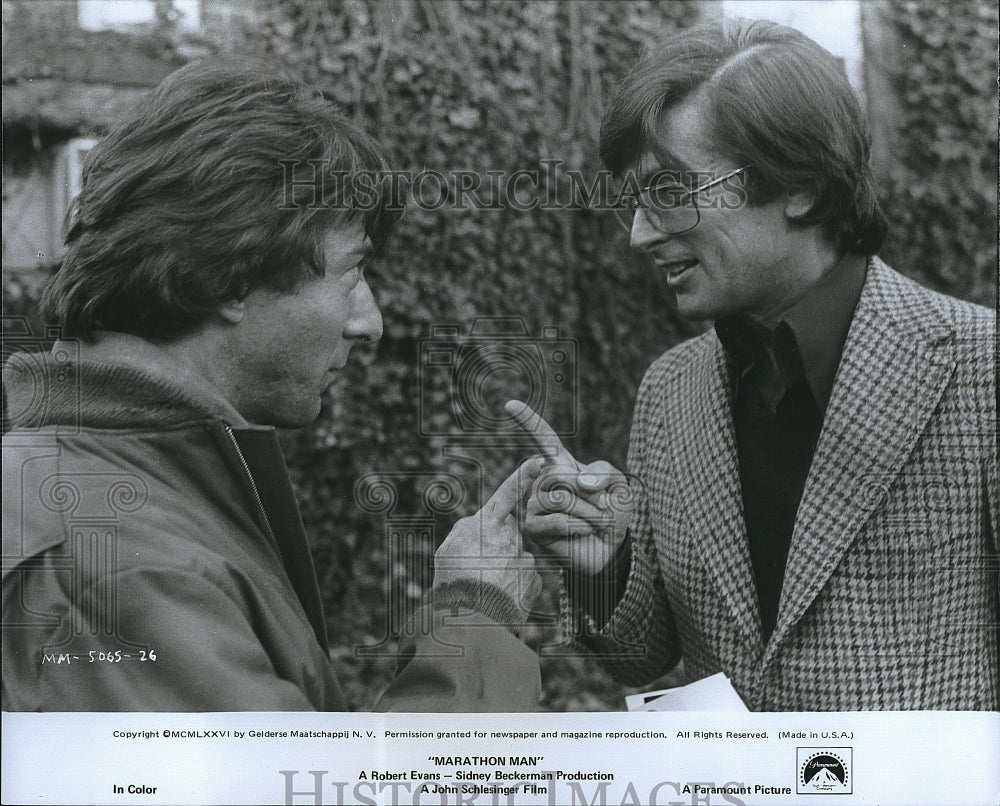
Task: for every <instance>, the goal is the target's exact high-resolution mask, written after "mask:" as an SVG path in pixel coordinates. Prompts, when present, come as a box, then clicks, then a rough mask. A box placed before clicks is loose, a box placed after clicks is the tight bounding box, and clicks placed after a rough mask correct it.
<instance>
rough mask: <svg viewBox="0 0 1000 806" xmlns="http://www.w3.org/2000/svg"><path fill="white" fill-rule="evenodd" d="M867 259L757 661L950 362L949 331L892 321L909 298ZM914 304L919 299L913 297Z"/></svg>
mask: <svg viewBox="0 0 1000 806" xmlns="http://www.w3.org/2000/svg"><path fill="white" fill-rule="evenodd" d="M901 280H902V278H900V277H898V275H896V274H895V273H894V272H892V271H891V270H890V269H888V268H887V267H886V266H884V264H882V263H881V262H880V261H879V260H878V259H877V258H875V259H873V261H872V263H871V265H870V267H869V271H868V278H867V280H866V283H865V287H864V289H863V291H862V294H861V299H860V301H859V303H858V308H857V311H856V312H855V316H854V321H853V323H852V325H851V329H850V332H849V333H848V336H847V342H846V344H845V345H844V353H843V357H842V358H841V363H840V367H839V369H838V371H837V379H836V382H835V384H834V388H833V394H832V397H831V399H830V404H829V406H828V408H827V412H826V417H825V419H824V425H823V430H822V433H821V434H820V438H819V443H818V445H817V446H816V454H815V457H814V459H813V463H812V466H811V467H810V470H809V476H808V478H807V479H806V486H805V490H804V491H803V494H802V502H801V503H800V505H799V510H798V514H797V516H796V522H795V529H794V532H793V535H792V543H791V548H790V550H789V555H788V564H787V566H786V569H785V580H784V585H783V587H782V591H781V605H780V608H779V612H778V621H777V625H776V626H775V630H774V634H773V635H772V637H771V641H770V642H769V644H768V647H767V650H766V652H765V657H764V662H765V664H766V663H767V662H768V661H769V659H770V658H771V657H773V656H774V654H775V653H776V651H777V647H778V646H779V645H780V644H781V643H782V641H783V640H784V639H785V638H786V637H787V636H788V635H789V633H790V631H791V629H792V627H793V626H794V625H795V624H796V623H797V622H798V621H799V619H801V618H802V616H803V614H804V613H805V611H806V610H807V609H808V607H809V606H810V605H811V604H812V602H813V601H814V600H815V598H816V596H817V595H818V594H819V592H820V591H821V590H822V588H823V586H824V585H825V584H826V582H827V580H828V579H829V578H830V575H831V574H832V573H833V571H834V569H836V567H837V566H838V564H839V563H840V562H841V560H842V558H843V556H844V553H845V552H846V551H847V550H848V548H849V547H850V545H851V543H852V542H853V541H854V540H855V538H856V537H857V535H858V533H859V531H860V530H861V528H862V526H863V525H864V523H865V521H866V520H867V519H868V517H869V515H870V514H871V513H872V511H873V508H874V506H875V505H877V500H878V496H879V491H880V490H884V488H885V487H887V486H888V485H889V484H890V483H891V479H892V478H893V476H895V475H896V474H897V473H898V472H899V470H900V468H901V467H902V466H903V464H904V462H905V461H906V458H907V457H908V456H909V454H910V452H911V451H912V449H913V446H914V443H915V442H916V440H917V438H918V437H919V436H920V434H921V433H922V432H923V430H924V429H925V427H926V424H927V421H928V419H929V418H930V416H931V414H932V413H933V412H934V409H935V407H936V405H937V403H938V401H939V399H940V398H941V395H942V393H943V392H944V389H945V387H946V386H947V384H948V381H949V379H950V377H951V375H952V372H953V371H954V361H953V359H952V357H951V351H950V348H949V346H948V337H949V335H950V331H949V330H948V329H946V328H944V327H943V326H941V325H936V324H935V325H928V327H927V328H925V329H923V330H918V329H917V328H913V327H912V326H910V329H909V330H907V328H905V327H899V326H897V325H896V324H895V323H894V321H893V317H894V316H895V315H896V314H897V313H898V312H899V311H900V310H901V309H902V307H903V306H904V305H905V306H913V305H914V304H915V303H914V300H913V299H912V292H911V294H910V297H909V298H908V299H904V297H903V291H902V289H901V287H900V285H899V284H900V281H901ZM916 304H919V303H916Z"/></svg>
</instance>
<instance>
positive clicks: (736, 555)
mask: <svg viewBox="0 0 1000 806" xmlns="http://www.w3.org/2000/svg"><path fill="white" fill-rule="evenodd" d="M709 345H710V348H709V349H708V350H706V351H705V353H704V354H703V358H702V360H701V361H700V362H698V363H697V364H695V365H693V366H692V367H691V370H692V371H691V372H689V373H688V374H687V375H686V377H684V378H683V380H681V383H680V384H679V387H680V388H679V390H678V391H679V392H680V394H679V398H680V404H679V405H678V407H677V408H676V409H674V410H672V411H667V412H665V415H666V416H667V417H680V418H681V419H682V422H681V423H673V424H671V428H670V429H668V431H670V432H673V433H677V434H680V435H683V436H682V437H681V442H680V446H679V449H678V455H679V461H678V462H677V464H676V465H675V472H676V473H677V474H678V480H677V489H678V490H680V492H681V495H680V500H681V502H682V506H685V507H686V508H687V510H688V513H689V515H690V519H691V524H692V525H693V527H694V529H695V532H696V540H695V542H696V544H697V547H698V550H699V551H700V553H701V557H702V560H703V562H704V564H705V567H706V568H707V569H708V571H709V572H710V574H711V575H712V578H713V579H714V581H715V585H716V589H717V590H718V591H719V592H721V594H722V596H723V598H724V601H725V603H726V605H727V606H728V608H729V610H730V612H731V613H732V616H733V619H734V621H735V622H736V624H737V625H738V627H739V629H740V631H741V632H742V633H743V636H744V638H745V639H746V641H747V644H748V646H749V647H750V648H751V650H752V652H753V653H754V656H755V657H759V655H760V652H761V650H762V644H761V627H760V608H759V605H758V602H757V588H756V583H755V582H754V577H753V570H752V566H751V564H750V549H749V544H748V541H747V529H746V521H745V520H744V517H743V499H742V494H741V491H740V474H739V465H738V458H737V453H736V434H735V429H734V425H733V416H732V403H731V397H732V392H731V389H732V384H731V379H730V378H731V376H730V368H729V365H728V362H727V360H726V356H725V352H724V350H723V349H722V345H721V344H719V342H718V340H717V339H715V338H713V339H712V340H711V341H710V342H709ZM713 348H714V349H713ZM685 387H686V388H685Z"/></svg>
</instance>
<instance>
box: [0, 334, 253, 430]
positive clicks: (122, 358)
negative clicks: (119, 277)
mask: <svg viewBox="0 0 1000 806" xmlns="http://www.w3.org/2000/svg"><path fill="white" fill-rule="evenodd" d="M3 380H4V387H5V390H6V392H7V402H8V411H9V412H10V416H11V419H12V421H13V423H12V424H13V425H14V426H16V427H28V428H38V427H41V426H46V425H75V426H85V427H91V428H139V427H164V426H172V425H178V424H180V423H183V422H190V421H192V420H202V419H206V418H211V419H219V420H223V421H224V422H226V423H227V424H229V425H230V426H233V427H234V428H249V427H251V426H250V424H249V423H248V422H247V421H246V420H245V419H244V418H243V417H242V416H241V415H240V413H239V412H238V411H237V410H236V409H235V408H234V407H233V406H232V404H230V403H229V401H227V400H226V399H225V398H224V397H223V396H222V394H221V393H220V392H219V391H218V389H216V388H215V387H214V386H212V385H211V384H210V383H209V382H208V380H206V379H205V378H204V377H202V376H201V375H199V374H198V373H197V372H195V371H194V370H193V369H192V368H191V367H189V366H186V365H184V364H182V363H180V362H179V361H178V360H177V359H176V358H174V357H173V356H172V355H171V354H170V353H169V352H168V351H167V350H165V349H163V348H162V347H159V346H157V345H156V344H153V343H152V342H149V341H146V340H145V339H142V338H139V337H138V336H132V335H129V334H126V333H112V332H108V331H104V332H100V333H98V334H97V338H96V340H95V341H93V342H82V341H79V340H75V339H66V340H60V341H57V342H56V343H55V345H54V346H53V348H52V350H51V351H50V352H49V353H47V354H46V353H15V354H14V355H12V356H11V358H10V359H9V360H8V362H7V365H6V366H5V367H4V374H3Z"/></svg>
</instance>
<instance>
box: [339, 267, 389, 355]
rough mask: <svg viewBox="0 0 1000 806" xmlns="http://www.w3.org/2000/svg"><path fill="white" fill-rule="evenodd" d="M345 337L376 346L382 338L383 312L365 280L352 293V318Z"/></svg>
mask: <svg viewBox="0 0 1000 806" xmlns="http://www.w3.org/2000/svg"><path fill="white" fill-rule="evenodd" d="M344 335H346V336H347V337H348V338H352V339H355V340H356V341H359V342H363V343H364V344H375V342H377V341H378V340H379V339H380V338H382V311H380V310H379V307H378V303H377V302H375V295H374V294H372V290H371V287H370V286H369V285H368V283H367V282H366V281H365V280H362V281H361V282H360V283H358V284H357V285H356V286H355V287H354V290H353V291H351V318H350V319H349V320H348V321H347V326H346V327H345V328H344Z"/></svg>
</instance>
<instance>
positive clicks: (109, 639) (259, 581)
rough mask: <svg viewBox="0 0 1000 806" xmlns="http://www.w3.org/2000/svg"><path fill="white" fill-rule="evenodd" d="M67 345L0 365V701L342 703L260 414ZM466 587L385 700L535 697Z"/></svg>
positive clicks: (115, 351) (532, 675)
mask: <svg viewBox="0 0 1000 806" xmlns="http://www.w3.org/2000/svg"><path fill="white" fill-rule="evenodd" d="M77 349H79V348H77V347H76V346H75V345H74V344H72V343H70V342H60V343H58V344H57V345H56V347H55V349H54V350H53V351H52V353H51V354H50V355H49V356H47V357H46V356H42V355H40V354H36V355H30V356H21V357H15V358H14V359H12V361H11V362H10V363H9V365H8V368H7V370H6V372H5V384H6V389H7V394H8V408H9V410H10V412H11V416H12V417H13V418H14V419H15V425H16V427H15V429H14V430H12V431H11V432H10V433H8V434H7V435H6V436H5V438H4V456H3V459H4V461H3V477H4V482H3V490H4V508H3V545H4V565H3V620H4V640H3V709H4V710H12V711H23V710H45V711H62V710H72V711H87V710H96V711H120V710H130V711H242V710H254V711H269V710H281V711H284V710H312V709H315V710H332V711H339V710H347V708H348V704H347V702H346V700H345V698H344V695H343V692H342V691H341V688H340V686H339V684H338V682H337V677H336V674H335V672H334V669H333V666H332V664H331V662H330V659H329V646H328V644H327V635H326V626H325V622H324V618H323V612H322V606H321V599H320V595H319V590H318V588H317V584H316V577H315V572H314V570H313V564H312V559H311V556H310V552H309V547H308V544H307V541H306V537H305V534H304V531H303V528H302V521H301V518H300V516H299V512H298V508H297V506H296V503H295V500H294V496H293V493H292V488H291V485H290V483H289V480H288V477H287V474H286V471H285V467H284V461H283V459H282V456H281V450H280V447H279V445H278V442H277V439H276V436H275V433H274V431H273V429H270V428H260V427H254V426H251V425H249V424H248V423H246V422H245V421H244V420H243V419H242V418H241V417H240V416H239V415H238V414H237V413H236V412H235V411H234V410H233V409H232V408H231V407H230V406H229V405H228V404H227V403H226V402H225V401H224V400H222V399H220V398H219V397H218V395H217V394H216V393H214V390H212V389H211V388H210V387H208V386H207V385H206V384H205V382H204V381H202V380H200V379H199V378H198V377H196V376H195V375H193V374H192V373H191V372H189V371H188V370H186V369H185V368H184V367H180V366H178V365H177V364H175V363H172V362H171V361H170V360H169V358H167V357H166V356H164V355H162V354H161V351H158V350H157V349H156V348H154V347H152V346H151V345H148V344H147V343H145V342H143V341H141V340H139V339H134V338H132V337H126V336H121V335H118V334H113V335H112V334H109V335H107V336H106V337H104V338H103V339H102V340H101V341H100V342H99V343H98V345H97V346H93V347H91V346H87V345H84V346H83V348H82V350H83V353H84V355H83V358H82V360H81V359H80V357H79V356H77V355H75V353H74V351H75V350H77ZM480 592H481V591H478V592H477V593H480ZM468 594H469V591H463V590H454V589H453V590H451V591H442V594H441V596H440V597H439V598H438V600H437V602H436V606H437V607H438V608H439V609H438V610H432V609H430V608H429V607H428V608H424V609H423V610H422V611H420V612H418V614H417V617H416V618H415V619H414V620H413V621H412V622H411V624H410V625H408V627H407V632H406V633H405V634H404V636H403V638H402V644H401V647H400V650H401V654H403V655H404V656H405V657H408V658H409V662H407V663H405V664H404V665H403V666H402V668H401V671H400V673H399V674H398V676H397V678H396V680H395V681H394V682H393V684H392V685H391V686H390V688H389V689H388V690H387V691H386V692H385V694H384V695H383V697H382V700H381V701H380V703H379V706H378V708H379V709H380V710H388V709H392V710H412V711H427V710H440V711H497V710H504V711H516V710H529V709H531V708H533V707H534V706H535V703H536V702H537V700H538V696H539V692H540V684H539V674H538V664H537V659H536V658H535V656H534V653H532V652H531V651H530V650H529V649H528V648H527V647H525V646H524V645H523V644H522V643H521V642H520V641H518V640H517V638H516V637H515V636H514V635H513V634H512V633H511V632H510V631H509V630H507V629H506V628H505V627H503V626H501V625H500V624H498V623H497V622H496V621H494V620H493V619H491V618H489V617H487V616H485V615H482V614H478V613H474V612H472V611H471V610H470V609H469V608H467V607H464V604H465V602H466V601H467V600H468V599H469V596H468ZM480 602H481V607H482V609H484V610H486V611H488V612H489V615H490V616H493V617H494V618H495V619H500V620H501V621H507V620H508V619H510V618H512V609H513V605H512V604H511V603H510V601H509V600H507V599H506V597H504V596H503V595H502V594H501V593H500V592H499V591H498V590H496V589H488V590H487V595H486V596H485V598H481V599H480ZM463 607H464V609H463ZM452 612H455V613H459V614H460V615H462V616H463V617H464V619H465V620H467V621H468V620H477V621H478V622H480V623H481V624H485V625H486V626H485V627H483V626H479V627H476V628H474V629H465V628H463V627H461V626H456V625H455V624H451V625H450V626H447V627H445V626H443V624H442V617H443V616H444V615H449V614H451V613H452ZM452 621H455V620H454V619H452ZM458 621H461V619H459V620H458ZM445 644H452V645H458V646H461V647H462V648H463V649H464V651H463V652H461V653H460V654H456V653H452V655H451V656H450V657H448V656H447V655H448V653H442V652H441V651H440V648H441V647H442V645H445Z"/></svg>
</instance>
